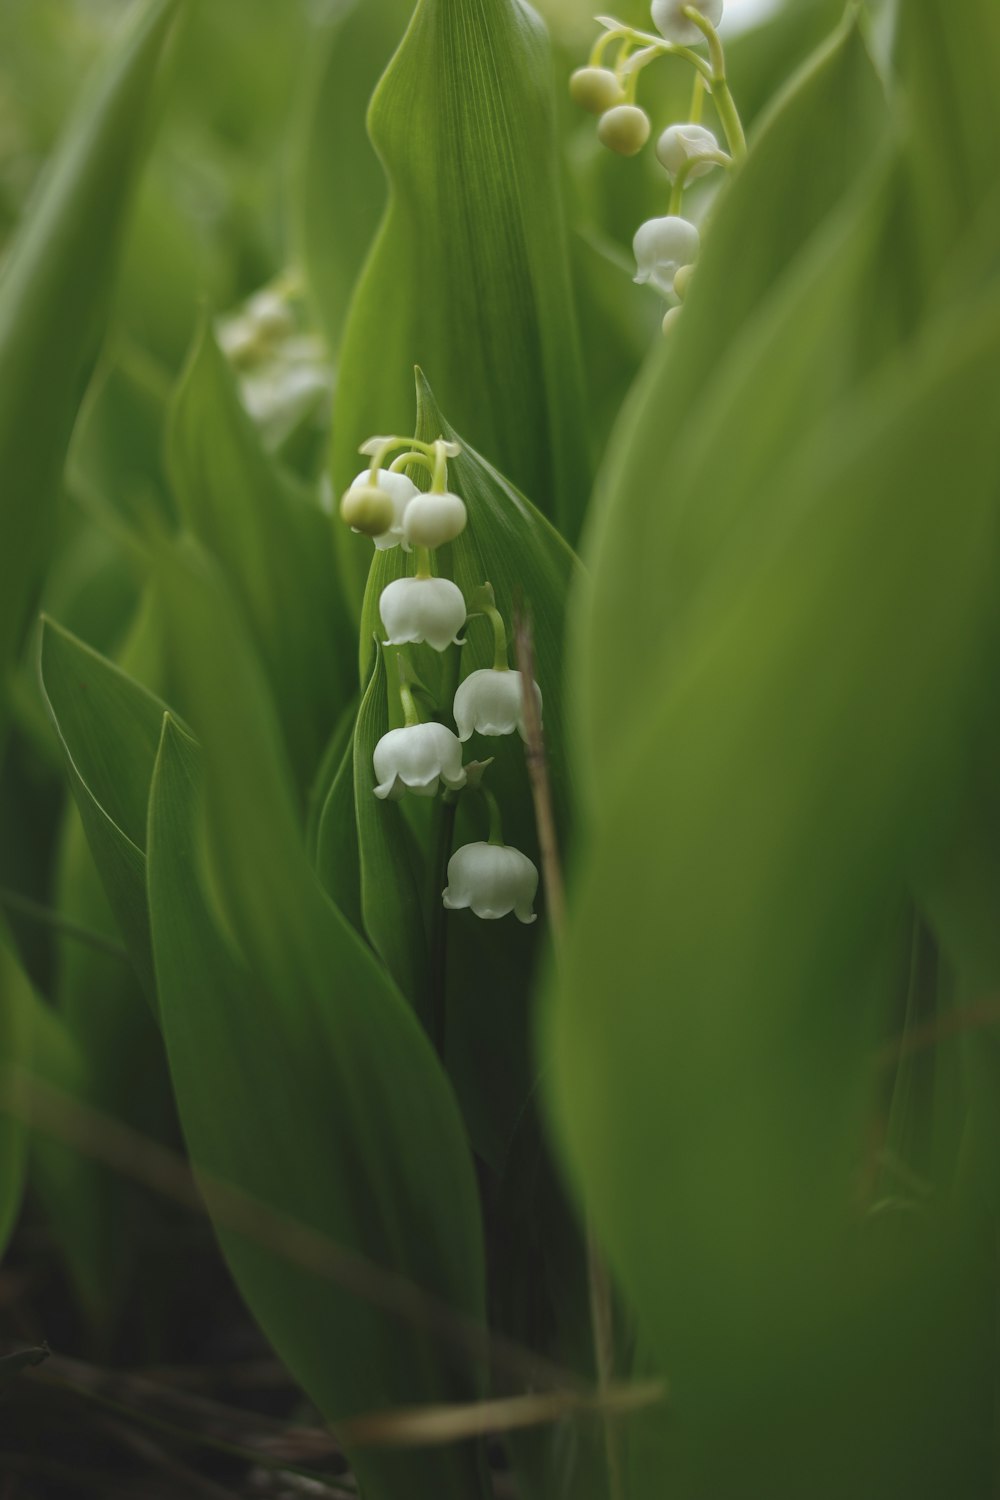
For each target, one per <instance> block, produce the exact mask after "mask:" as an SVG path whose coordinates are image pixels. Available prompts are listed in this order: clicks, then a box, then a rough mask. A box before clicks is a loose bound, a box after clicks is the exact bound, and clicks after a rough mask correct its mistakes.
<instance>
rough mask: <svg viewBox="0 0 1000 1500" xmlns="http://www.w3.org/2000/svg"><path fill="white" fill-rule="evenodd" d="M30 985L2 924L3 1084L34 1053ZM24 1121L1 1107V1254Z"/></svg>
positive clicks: (12, 1213) (12, 1218)
mask: <svg viewBox="0 0 1000 1500" xmlns="http://www.w3.org/2000/svg"><path fill="white" fill-rule="evenodd" d="M30 999H31V996H30V988H29V985H28V981H27V980H26V979H25V977H24V974H23V972H22V970H21V966H20V964H19V963H18V961H17V958H16V956H15V953H14V946H13V941H12V939H11V938H10V935H9V933H8V931H7V928H6V925H5V924H2V923H0V1084H2V1086H3V1088H4V1089H5V1090H6V1089H9V1088H11V1087H13V1078H12V1076H11V1074H12V1071H13V1070H14V1069H18V1068H23V1067H24V1066H25V1065H26V1063H28V1062H29V1060H30V1056H31V1039H32V1038H31V1017H30V1010H29V1005H30ZM24 1162H25V1135H24V1125H23V1123H22V1122H21V1121H20V1120H19V1119H18V1118H16V1116H14V1115H12V1114H11V1113H10V1112H9V1111H7V1110H6V1109H0V1257H2V1255H3V1252H4V1250H5V1249H6V1247H7V1241H8V1239H9V1238H10V1234H11V1231H12V1230H13V1228H14V1224H15V1222H16V1220H17V1215H18V1212H19V1211H20V1207H21V1193H22V1191H23V1188H24Z"/></svg>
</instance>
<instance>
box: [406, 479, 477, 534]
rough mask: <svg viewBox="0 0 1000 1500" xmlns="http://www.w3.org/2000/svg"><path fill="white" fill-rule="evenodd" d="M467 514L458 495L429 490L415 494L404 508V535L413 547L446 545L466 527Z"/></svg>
mask: <svg viewBox="0 0 1000 1500" xmlns="http://www.w3.org/2000/svg"><path fill="white" fill-rule="evenodd" d="M467 520H468V514H467V512H466V509H465V504H464V502H463V501H462V500H460V499H459V497H458V495H452V494H449V493H448V492H447V491H445V492H438V491H436V490H430V491H428V492H427V493H426V494H423V495H421V494H417V495H414V497H413V499H412V500H411V501H410V503H409V505H408V506H407V507H406V510H405V511H404V512H403V535H404V536H405V538H406V540H407V541H408V542H409V544H410V546H411V547H443V546H444V544H445V543H446V542H453V541H454V540H455V538H456V537H457V536H461V534H462V532H463V531H464V530H465V523H466V521H467Z"/></svg>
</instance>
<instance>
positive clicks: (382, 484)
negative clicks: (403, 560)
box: [344, 469, 420, 552]
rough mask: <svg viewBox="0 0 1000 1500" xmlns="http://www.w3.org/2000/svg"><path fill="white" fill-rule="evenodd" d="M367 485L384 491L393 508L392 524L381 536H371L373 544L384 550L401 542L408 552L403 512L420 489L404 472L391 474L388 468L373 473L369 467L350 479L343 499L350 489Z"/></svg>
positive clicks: (345, 498) (381, 550)
mask: <svg viewBox="0 0 1000 1500" xmlns="http://www.w3.org/2000/svg"><path fill="white" fill-rule="evenodd" d="M369 485H374V486H375V488H376V489H380V490H384V491H385V493H386V494H387V495H388V496H389V499H390V500H391V501H392V510H393V518H392V524H391V525H390V526H389V528H388V529H387V530H386V531H383V532H382V534H381V536H376V537H373V538H372V540H373V541H374V543H375V546H376V547H377V548H378V550H379V551H380V552H385V551H386V550H387V549H388V548H389V547H398V546H399V544H400V542H402V543H403V547H404V549H405V550H406V551H407V552H408V551H409V550H410V548H409V544H408V542H407V541H406V538H405V537H404V535H403V512H404V511H405V510H406V507H407V506H408V505H409V503H410V501H411V500H412V499H413V497H414V495H419V494H420V491H419V490H418V489H417V487H416V485H415V484H414V483H413V480H412V479H407V477H406V475H405V474H393V473H392V471H391V470H390V469H377V470H376V471H375V473H374V474H373V473H372V471H371V469H362V470H361V473H360V474H358V475H357V476H356V477H355V478H354V479H353V480H352V481H351V486H350V489H349V490H348V491H347V495H345V496H344V501H345V502H346V500H347V496H348V495H350V493H351V490H353V489H363V488H367V487H368V486H369Z"/></svg>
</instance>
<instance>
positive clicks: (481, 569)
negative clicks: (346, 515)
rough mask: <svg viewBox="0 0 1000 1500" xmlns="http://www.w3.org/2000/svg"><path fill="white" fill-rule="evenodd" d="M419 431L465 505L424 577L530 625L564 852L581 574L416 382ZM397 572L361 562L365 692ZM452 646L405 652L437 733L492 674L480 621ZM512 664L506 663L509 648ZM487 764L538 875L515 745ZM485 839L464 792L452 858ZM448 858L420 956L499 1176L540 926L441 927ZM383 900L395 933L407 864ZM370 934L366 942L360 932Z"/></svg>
mask: <svg viewBox="0 0 1000 1500" xmlns="http://www.w3.org/2000/svg"><path fill="white" fill-rule="evenodd" d="M417 431H418V435H419V436H420V437H421V438H422V439H424V440H426V441H433V440H434V439H435V438H437V437H439V436H441V435H443V436H445V437H446V438H449V439H452V440H454V441H457V442H459V443H460V444H461V448H462V451H461V453H460V454H459V456H458V457H457V458H455V459H452V460H450V461H449V465H448V482H449V484H450V485H451V486H452V487H453V488H454V490H455V491H456V493H457V494H459V495H461V496H462V498H463V499H464V501H465V504H466V508H467V511H468V517H469V519H468V525H467V527H466V530H465V531H464V532H463V534H462V535H461V536H460V537H459V538H458V540H457V541H455V542H454V543H452V544H451V545H450V546H448V547H442V548H440V549H439V551H438V552H437V553H436V559H437V563H436V566H437V567H438V568H439V570H440V572H441V573H442V574H447V575H448V576H450V577H452V578H453V579H454V580H455V582H456V583H457V584H458V585H459V587H460V588H461V589H462V592H463V593H464V595H465V597H466V599H467V600H470V599H472V598H473V596H474V595H475V593H476V592H477V591H478V590H479V589H480V588H481V587H482V585H483V584H484V583H491V584H492V585H493V589H494V593H495V595H496V602H497V606H498V608H499V609H500V611H501V613H502V614H503V616H504V619H505V621H506V623H507V629H508V636H509V637H510V636H511V635H512V626H513V621H514V616H515V611H517V610H520V611H521V612H522V613H524V614H525V615H526V616H527V617H528V618H529V619H530V621H531V626H532V633H533V637H534V649H535V658H536V663H535V665H536V677H537V680H538V682H539V684H540V686H541V690H542V696H543V700H544V721H545V723H544V727H545V743H546V754H547V760H548V769H549V775H550V778H551V783H552V789H553V796H554V800H555V806H556V814H557V819H558V825H559V833H560V836H561V838H562V840H563V844H564V848H565V845H566V844H567V843H568V839H569V830H570V807H571V785H570V776H569V770H568V765H567V751H566V742H565V734H564V720H565V711H564V697H563V676H564V655H563V638H564V630H565V616H566V600H567V596H568V593H569V588H570V584H571V582H572V580H573V577H574V574H576V573H577V572H578V571H579V569H578V564H577V562H576V559H575V557H574V554H573V553H572V551H571V550H570V548H569V547H568V546H567V545H566V543H565V542H564V541H563V540H562V538H561V537H560V536H559V534H558V533H557V532H556V531H555V530H554V529H553V527H552V526H551V525H550V524H549V522H548V521H546V520H545V518H544V517H543V516H542V515H540V514H539V512H538V511H537V510H536V509H535V507H534V506H533V505H532V504H531V503H530V501H528V500H526V499H525V498H524V496H523V495H521V494H519V492H518V491H517V490H516V489H514V487H513V485H512V484H511V483H510V482H509V481H508V480H507V479H506V478H505V477H504V476H503V475H502V474H500V473H498V471H497V470H496V469H494V468H493V467H492V466H491V465H490V464H489V463H487V461H486V460H485V459H484V458H483V457H481V455H480V454H479V453H477V452H476V450H475V449H474V448H472V447H471V446H469V445H468V444H466V442H465V440H464V438H462V437H460V436H459V434H457V433H456V432H455V430H454V429H453V428H452V427H451V425H450V423H449V421H448V420H447V419H446V418H445V417H444V416H443V415H442V413H441V410H440V409H439V407H438V405H437V402H436V400H435V396H434V394H433V393H432V391H431V389H430V387H429V386H428V384H427V382H426V380H424V378H423V376H422V375H419V374H418V379H417ZM369 547H370V543H369ZM407 566H408V559H407V556H406V554H404V553H403V552H402V551H401V550H400V549H399V548H393V549H387V550H386V551H382V552H376V553H375V554H374V557H373V559H372V563H371V570H370V573H369V579H368V588H367V591H366V594H365V604H364V610H363V613H362V620H361V658H362V660H361V672H362V681H363V682H370V681H371V677H372V673H373V670H374V666H375V656H374V653H375V649H376V648H375V644H374V643H375V641H376V640H378V639H382V638H383V636H384V633H385V632H384V627H383V625H382V621H381V618H380V616H379V612H378V604H379V598H380V596H381V593H382V590H383V588H384V587H385V586H386V584H387V583H389V582H391V581H392V579H394V578H396V577H399V576H400V575H401V573H402V572H404V571H405V570H406V568H407ZM463 634H464V635H465V639H466V643H465V645H464V646H462V647H461V649H460V651H459V650H453V651H449V652H448V653H446V654H445V655H443V656H442V655H440V654H439V653H437V652H435V651H433V650H432V649H431V648H430V647H429V646H419V647H415V648H413V647H410V648H407V655H408V657H409V660H410V662H411V664H415V670H416V673H417V676H418V677H419V678H420V679H421V681H422V682H423V683H425V685H426V687H427V689H428V692H429V695H430V698H431V699H432V702H433V713H434V714H435V715H436V716H437V717H438V718H440V719H441V720H442V721H443V722H445V723H447V724H449V725H451V724H452V723H453V719H452V712H451V710H452V701H453V698H454V693H455V689H456V687H457V686H458V681H459V679H460V678H461V677H465V676H467V675H468V674H469V673H471V672H473V671H476V670H478V669H479V668H481V667H490V666H492V665H493V632H492V629H491V628H490V626H489V624H488V622H487V621H486V620H485V619H483V618H482V617H477V618H474V619H472V620H470V621H469V623H468V625H467V627H466V630H465V631H464V632H463ZM392 654H393V655H395V652H393V653H392ZM510 661H511V665H514V664H515V663H514V657H513V646H511V648H510ZM394 675H395V668H394V667H393V668H392V669H391V671H390V672H387V673H386V674H385V679H386V680H385V682H384V690H385V695H386V699H387V703H388V720H387V722H386V727H389V726H392V727H395V726H397V725H398V724H399V723H400V722H401V711H400V702H399V692H398V687H397V684H396V682H395V681H394V680H393V677H394ZM426 706H427V705H426V700H425V707H426ZM381 723H382V721H379V729H380V732H381ZM376 738H377V735H376V734H375V733H374V725H373V726H372V728H371V732H369V734H368V737H367V742H366V743H365V744H364V745H363V746H362V745H361V744H360V737H359V753H358V759H357V762H356V778H357V779H356V795H357V799H358V803H357V806H358V828H359V840H360V847H361V864H362V869H364V868H365V865H366V862H368V863H369V865H370V867H371V868H372V869H379V868H380V867H381V868H383V869H386V870H387V865H386V863H385V850H386V836H385V834H384V833H383V832H382V830H383V829H384V828H385V826H386V825H387V824H388V823H389V820H390V819H392V818H394V816H395V814H396V812H397V809H395V808H388V807H386V806H385V805H384V804H379V803H377V802H376V799H375V796H374V791H373V788H374V776H373V772H372V764H371V755H372V751H373V750H374V745H375V739H376ZM490 757H493V765H491V767H490V768H489V771H488V772H487V778H488V785H489V786H490V788H491V790H492V791H493V793H494V794H495V796H496V797H497V799H498V800H499V803H500V806H501V809H502V812H503V821H504V838H505V840H506V842H507V843H509V844H513V845H514V846H515V847H516V848H518V849H521V850H523V852H524V853H526V854H527V855H528V857H529V858H531V859H533V860H535V861H536V863H537V862H538V859H539V855H538V840H537V834H536V831H535V820H534V809H533V805H532V799H531V792H530V786H529V782H528V776H527V770H526V767H525V760H524V747H523V745H522V744H521V741H520V739H519V737H518V736H516V735H514V736H507V737H503V738H491V739H488V738H485V737H482V736H480V735H474V736H473V737H472V739H471V740H470V741H469V742H468V746H467V750H466V760H487V759H489V758H490ZM431 811H432V816H431V820H430V826H429V827H426V826H425V827H424V828H423V830H422V841H423V847H424V848H425V849H427V850H435V851H437V850H439V848H440V845H441V840H442V837H446V836H447V831H446V830H445V831H444V832H443V831H442V827H441V824H442V820H443V819H444V818H446V817H448V816H449V815H448V813H447V812H446V810H445V808H444V806H443V804H441V803H440V802H436V803H435V804H434V807H433V809H432V810H431ZM485 837H486V816H485V813H484V811H483V807H482V805H481V799H480V798H479V797H478V796H476V795H475V794H473V793H463V795H462V798H461V802H460V805H459V808H458V815H457V819H456V822H455V830H454V835H453V838H452V840H451V843H452V846H453V847H455V848H457V847H459V846H460V845H462V844H465V843H469V842H472V841H474V840H477V839H482V838H485ZM447 852H450V850H449V851H446V852H445V854H444V857H443V858H442V857H441V855H440V854H439V853H435V854H434V855H433V856H432V857H431V858H429V859H426V860H425V861H424V865H423V869H422V870H421V871H420V872H419V879H420V880H421V882H422V886H423V899H422V901H421V906H422V908H423V911H424V913H425V920H426V922H427V924H428V933H427V944H428V947H429V949H430V951H431V953H432V954H434V955H435V959H434V963H435V966H436V967H435V972H437V973H439V972H440V968H441V957H440V955H441V950H442V947H443V948H444V949H445V950H446V955H447V957H446V999H445V1011H446V1027H445V1030H446V1043H445V1056H446V1058H447V1061H448V1067H449V1072H450V1073H451V1076H452V1079H453V1081H454V1083H455V1087H456V1089H457V1091H458V1094H459V1097H460V1099H461V1101H462V1107H463V1110H464V1111H465V1114H466V1119H467V1122H468V1125H469V1130H470V1132H471V1134H472V1137H473V1141H474V1143H475V1145H476V1149H477V1151H479V1153H480V1154H481V1155H483V1156H484V1157H485V1158H486V1159H487V1160H488V1161H490V1162H491V1163H493V1164H494V1165H495V1166H498V1165H499V1163H500V1162H501V1161H502V1159H503V1156H504V1154H505V1151H506V1148H507V1145H508V1143H509V1140H510V1136H511V1133H512V1131H513V1129H514V1124H515V1122H516V1120H517V1117H518V1115H519V1114H520V1112H521V1109H522V1108H523V1106H524V1103H525V1101H526V1099H527V1097H528V1094H529V1092H530V1090H531V1086H532V1082H533V1073H534V1067H533V1063H532V1061H531V1059H530V1044H529V1036H530V1030H531V1024H530V1019H529V1004H530V994H531V975H532V971H533V968H534V964H535V955H536V950H537V946H538V941H539V929H541V930H542V931H544V925H543V921H540V922H539V923H537V924H536V925H535V926H534V927H531V928H527V927H524V926H522V925H521V924H520V923H518V922H516V920H515V919H514V918H513V917H510V918H509V919H505V920H504V921H503V922H496V923H487V922H481V921H479V919H478V918H476V917H475V916H473V915H472V913H471V912H467V911H465V912H453V913H448V915H447V916H444V915H443V909H442V907H441V905H440V900H441V892H442V890H443V889H444V886H445V883H446V882H445V873H446V866H447ZM380 879H381V877H380ZM382 900H383V901H384V902H385V903H386V905H387V907H388V908H389V909H390V910H391V911H392V912H393V920H394V921H396V922H397V923H398V922H401V921H403V916H402V911H403V909H404V908H405V909H407V910H409V908H410V904H411V903H412V902H413V895H412V889H411V880H410V872H409V869H408V867H407V866H406V865H405V864H404V865H403V867H402V870H401V873H400V874H399V875H398V877H397V879H396V880H395V881H394V882H392V883H390V882H389V881H388V880H386V881H385V889H384V890H383V893H382ZM442 924H444V930H442ZM369 932H370V934H371V935H372V937H373V941H374V933H372V932H371V929H370V928H369ZM383 956H386V955H385V954H383ZM387 961H388V959H387ZM439 1006H440V997H439V996H437V995H434V996H432V997H431V1011H432V1012H434V1011H435V1010H436V1008H438V1007H439Z"/></svg>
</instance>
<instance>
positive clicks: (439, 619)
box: [378, 578, 466, 651]
mask: <svg viewBox="0 0 1000 1500" xmlns="http://www.w3.org/2000/svg"><path fill="white" fill-rule="evenodd" d="M378 608H379V614H380V615H381V616H382V624H383V625H384V626H385V628H386V632H387V635H388V639H387V640H386V642H385V644H386V645H387V646H406V645H409V644H410V643H411V642H413V643H419V642H420V641H426V642H427V644H428V645H429V646H433V647H434V650H435V651H444V650H446V649H447V648H448V647H449V646H451V645H453V644H455V642H456V637H457V635H458V632H459V631H460V630H461V628H462V626H463V625H464V624H465V617H466V609H465V597H464V595H463V593H462V590H461V589H460V588H459V587H458V585H457V584H456V583H452V582H451V579H450V578H397V579H395V581H394V582H392V583H389V584H386V586H385V588H384V589H383V590H382V595H381V598H380V599H379V601H378Z"/></svg>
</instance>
